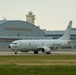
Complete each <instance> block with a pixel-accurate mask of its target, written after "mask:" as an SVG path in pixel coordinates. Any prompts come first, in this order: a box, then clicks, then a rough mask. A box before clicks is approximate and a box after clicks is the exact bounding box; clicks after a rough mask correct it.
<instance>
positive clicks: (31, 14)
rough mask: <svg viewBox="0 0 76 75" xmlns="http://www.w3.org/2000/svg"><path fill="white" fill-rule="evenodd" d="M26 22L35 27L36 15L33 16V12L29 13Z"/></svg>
mask: <svg viewBox="0 0 76 75" xmlns="http://www.w3.org/2000/svg"><path fill="white" fill-rule="evenodd" d="M26 22H29V23H32V24H34V25H35V15H33V12H32V11H29V12H28V15H26Z"/></svg>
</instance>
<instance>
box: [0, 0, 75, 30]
mask: <svg viewBox="0 0 76 75" xmlns="http://www.w3.org/2000/svg"><path fill="white" fill-rule="evenodd" d="M29 11H32V12H33V14H34V15H36V16H35V18H36V19H35V25H36V26H40V28H41V29H46V30H65V29H66V27H67V25H68V23H69V21H70V20H72V21H73V24H72V27H73V28H74V27H75V28H76V0H0V20H2V19H3V18H6V19H7V20H22V21H26V15H27V14H28V12H29Z"/></svg>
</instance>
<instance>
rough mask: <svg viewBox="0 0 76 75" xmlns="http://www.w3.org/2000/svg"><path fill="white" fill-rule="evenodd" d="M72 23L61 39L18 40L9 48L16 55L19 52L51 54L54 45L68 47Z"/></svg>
mask: <svg viewBox="0 0 76 75" xmlns="http://www.w3.org/2000/svg"><path fill="white" fill-rule="evenodd" d="M71 26H72V21H70V22H69V25H68V27H67V28H66V30H65V32H64V34H63V36H62V37H60V38H59V39H34V40H16V41H13V42H12V43H11V44H10V45H9V48H11V49H12V50H13V51H14V52H15V54H17V51H22V52H28V51H34V54H38V51H42V52H45V53H46V54H50V53H51V49H52V47H53V45H56V46H66V45H68V44H69V41H71V40H70V31H71Z"/></svg>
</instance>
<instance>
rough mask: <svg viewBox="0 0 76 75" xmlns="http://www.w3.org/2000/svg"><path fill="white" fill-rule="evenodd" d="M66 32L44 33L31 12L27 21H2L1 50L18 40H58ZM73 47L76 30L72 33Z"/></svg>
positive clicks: (0, 33) (0, 24)
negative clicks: (36, 24)
mask: <svg viewBox="0 0 76 75" xmlns="http://www.w3.org/2000/svg"><path fill="white" fill-rule="evenodd" d="M63 33H64V31H43V30H41V29H40V28H39V27H37V26H35V15H33V13H32V12H31V11H30V12H28V15H26V21H21V20H6V19H3V20H0V48H7V47H8V45H9V44H10V43H11V42H12V41H14V40H18V39H51V37H52V38H53V39H57V38H59V37H61V36H62V35H63ZM71 40H73V41H74V42H73V43H72V45H73V46H72V47H76V30H75V29H72V31H71Z"/></svg>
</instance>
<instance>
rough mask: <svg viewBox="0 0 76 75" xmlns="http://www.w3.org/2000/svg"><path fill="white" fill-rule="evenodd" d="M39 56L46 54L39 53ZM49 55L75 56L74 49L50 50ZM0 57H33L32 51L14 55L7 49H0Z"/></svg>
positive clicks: (75, 50)
mask: <svg viewBox="0 0 76 75" xmlns="http://www.w3.org/2000/svg"><path fill="white" fill-rule="evenodd" d="M40 54H46V53H42V52H39V55H40ZM51 54H70V55H75V54H76V49H59V50H52V51H51ZM0 55H34V53H33V51H30V52H18V53H17V54H15V53H14V52H13V51H12V50H11V49H8V48H0Z"/></svg>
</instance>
